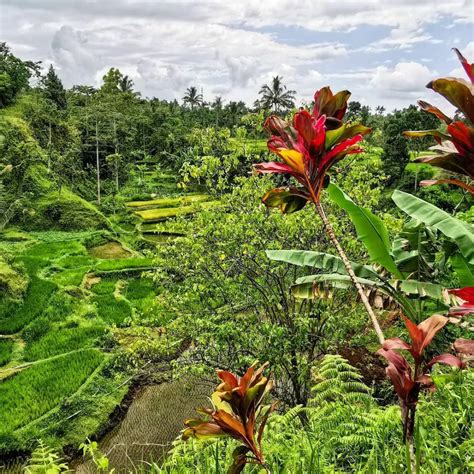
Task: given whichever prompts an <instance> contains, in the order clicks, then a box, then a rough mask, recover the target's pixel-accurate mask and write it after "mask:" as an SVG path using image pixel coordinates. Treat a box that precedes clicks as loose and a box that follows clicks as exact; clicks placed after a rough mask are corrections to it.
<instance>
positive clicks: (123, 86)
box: [118, 76, 133, 92]
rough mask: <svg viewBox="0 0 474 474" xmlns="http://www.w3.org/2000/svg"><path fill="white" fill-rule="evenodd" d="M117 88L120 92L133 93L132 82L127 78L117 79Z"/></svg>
mask: <svg viewBox="0 0 474 474" xmlns="http://www.w3.org/2000/svg"><path fill="white" fill-rule="evenodd" d="M118 87H119V89H120V92H133V81H132V79H130V78H129V77H128V76H122V77H121V78H120V79H119V82H118Z"/></svg>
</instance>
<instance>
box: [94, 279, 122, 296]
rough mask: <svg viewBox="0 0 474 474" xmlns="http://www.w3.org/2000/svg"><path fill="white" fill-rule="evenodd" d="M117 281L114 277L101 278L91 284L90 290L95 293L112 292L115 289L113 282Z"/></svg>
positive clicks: (104, 293) (105, 293)
mask: <svg viewBox="0 0 474 474" xmlns="http://www.w3.org/2000/svg"><path fill="white" fill-rule="evenodd" d="M116 283H117V279H116V278H107V277H104V278H101V280H100V281H99V283H96V284H95V285H93V286H92V288H91V290H92V291H93V292H94V293H95V294H96V295H107V294H112V293H113V292H114V290H115V284H116Z"/></svg>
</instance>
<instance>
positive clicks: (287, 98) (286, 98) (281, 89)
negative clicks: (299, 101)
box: [258, 76, 296, 113]
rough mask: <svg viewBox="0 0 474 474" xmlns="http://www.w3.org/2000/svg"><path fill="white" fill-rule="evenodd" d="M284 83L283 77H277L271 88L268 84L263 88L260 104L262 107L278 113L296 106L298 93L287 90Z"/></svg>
mask: <svg viewBox="0 0 474 474" xmlns="http://www.w3.org/2000/svg"><path fill="white" fill-rule="evenodd" d="M282 81H283V78H282V77H280V76H275V77H274V78H273V79H272V84H271V86H269V85H268V84H264V85H263V86H262V88H261V89H260V92H259V94H260V95H261V99H260V100H259V102H258V103H259V104H260V105H261V106H262V107H264V108H266V109H272V110H273V112H275V113H277V112H279V111H280V110H281V109H291V108H292V107H294V106H295V94H296V91H294V90H289V89H287V88H286V86H285V85H283V83H282Z"/></svg>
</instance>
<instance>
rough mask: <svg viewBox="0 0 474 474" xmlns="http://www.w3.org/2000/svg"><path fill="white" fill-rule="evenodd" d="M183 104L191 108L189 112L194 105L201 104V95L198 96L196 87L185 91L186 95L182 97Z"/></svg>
mask: <svg viewBox="0 0 474 474" xmlns="http://www.w3.org/2000/svg"><path fill="white" fill-rule="evenodd" d="M183 102H184V103H185V104H189V105H190V106H191V110H194V106H195V105H200V104H201V103H202V94H198V90H197V87H194V86H191V87H188V88H187V89H186V93H185V94H184V97H183Z"/></svg>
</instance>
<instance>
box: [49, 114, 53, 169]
mask: <svg viewBox="0 0 474 474" xmlns="http://www.w3.org/2000/svg"><path fill="white" fill-rule="evenodd" d="M51 141H52V140H51V120H50V121H49V137H48V173H50V172H51Z"/></svg>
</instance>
